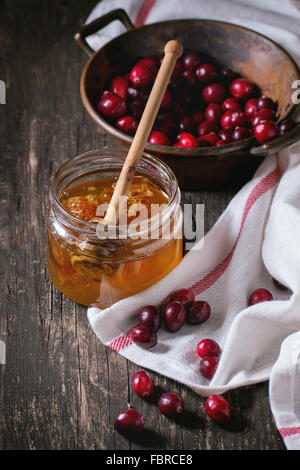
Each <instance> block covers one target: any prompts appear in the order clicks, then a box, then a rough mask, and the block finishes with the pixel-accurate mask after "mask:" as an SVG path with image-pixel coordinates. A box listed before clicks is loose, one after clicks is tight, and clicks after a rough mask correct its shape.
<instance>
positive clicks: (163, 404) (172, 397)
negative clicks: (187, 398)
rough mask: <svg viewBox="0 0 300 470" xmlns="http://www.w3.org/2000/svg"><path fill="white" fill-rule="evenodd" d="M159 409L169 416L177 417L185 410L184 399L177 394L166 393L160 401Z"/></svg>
mask: <svg viewBox="0 0 300 470" xmlns="http://www.w3.org/2000/svg"><path fill="white" fill-rule="evenodd" d="M157 406H158V409H159V411H160V412H161V413H163V414H164V415H167V416H176V415H178V414H180V413H182V411H183V409H184V402H183V399H182V398H180V397H179V396H178V395H176V393H164V394H163V395H162V396H161V397H160V399H159V400H158V404H157Z"/></svg>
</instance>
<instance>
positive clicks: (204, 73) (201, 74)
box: [196, 64, 219, 83]
mask: <svg viewBox="0 0 300 470" xmlns="http://www.w3.org/2000/svg"><path fill="white" fill-rule="evenodd" d="M196 75H197V77H198V79H199V80H200V82H204V83H212V82H214V81H215V80H217V78H218V76H219V71H218V69H217V68H216V67H215V66H214V65H212V64H202V65H200V67H198V68H197V70H196Z"/></svg>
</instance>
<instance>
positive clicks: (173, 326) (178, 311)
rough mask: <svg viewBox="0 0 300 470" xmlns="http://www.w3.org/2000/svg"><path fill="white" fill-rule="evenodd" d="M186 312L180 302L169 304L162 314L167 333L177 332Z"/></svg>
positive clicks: (182, 323)
mask: <svg viewBox="0 0 300 470" xmlns="http://www.w3.org/2000/svg"><path fill="white" fill-rule="evenodd" d="M185 319H186V310H185V308H184V305H183V304H182V303H180V302H170V303H169V304H168V305H167V307H166V309H165V313H164V320H165V324H166V327H167V329H168V330H169V331H171V332H172V333H174V332H175V331H178V330H179V329H180V328H181V327H182V326H183V325H184V322H185Z"/></svg>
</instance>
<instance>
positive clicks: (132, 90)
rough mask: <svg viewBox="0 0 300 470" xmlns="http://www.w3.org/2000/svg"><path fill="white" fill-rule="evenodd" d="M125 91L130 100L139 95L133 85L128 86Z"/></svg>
mask: <svg viewBox="0 0 300 470" xmlns="http://www.w3.org/2000/svg"><path fill="white" fill-rule="evenodd" d="M127 93H128V95H129V97H130V98H131V99H132V100H136V99H137V98H138V96H139V90H138V89H137V88H134V87H133V86H130V87H128V90H127Z"/></svg>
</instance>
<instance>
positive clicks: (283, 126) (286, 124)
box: [278, 119, 295, 134]
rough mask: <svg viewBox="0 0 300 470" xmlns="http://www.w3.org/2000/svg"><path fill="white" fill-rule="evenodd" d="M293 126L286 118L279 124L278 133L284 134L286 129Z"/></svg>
mask: <svg viewBox="0 0 300 470" xmlns="http://www.w3.org/2000/svg"><path fill="white" fill-rule="evenodd" d="M293 127H295V123H294V122H293V121H292V120H291V119H286V120H285V121H282V122H281V123H280V124H279V127H278V130H279V134H285V133H286V132H287V131H289V130H291V129H293Z"/></svg>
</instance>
